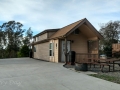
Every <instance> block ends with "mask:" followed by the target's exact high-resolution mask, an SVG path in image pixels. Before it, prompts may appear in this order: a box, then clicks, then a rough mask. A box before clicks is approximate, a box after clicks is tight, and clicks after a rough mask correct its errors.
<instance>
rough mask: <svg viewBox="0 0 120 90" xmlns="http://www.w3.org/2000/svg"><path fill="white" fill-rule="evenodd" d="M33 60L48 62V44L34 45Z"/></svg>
mask: <svg viewBox="0 0 120 90" xmlns="http://www.w3.org/2000/svg"><path fill="white" fill-rule="evenodd" d="M35 48H36V52H34V58H36V59H42V60H47V61H49V42H46V43H41V44H37V45H35Z"/></svg>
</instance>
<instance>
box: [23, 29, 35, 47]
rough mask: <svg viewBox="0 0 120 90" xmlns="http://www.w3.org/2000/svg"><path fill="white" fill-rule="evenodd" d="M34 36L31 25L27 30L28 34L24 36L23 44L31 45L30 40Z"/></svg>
mask: <svg viewBox="0 0 120 90" xmlns="http://www.w3.org/2000/svg"><path fill="white" fill-rule="evenodd" d="M32 38H33V32H32V30H31V27H30V28H29V29H28V30H27V31H26V36H25V37H24V39H23V44H24V45H28V46H29V45H30V41H31V40H32Z"/></svg>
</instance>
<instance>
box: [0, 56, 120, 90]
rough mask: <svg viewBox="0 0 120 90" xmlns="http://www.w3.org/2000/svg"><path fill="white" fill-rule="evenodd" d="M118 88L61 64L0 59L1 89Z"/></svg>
mask: <svg viewBox="0 0 120 90" xmlns="http://www.w3.org/2000/svg"><path fill="white" fill-rule="evenodd" d="M119 89H120V85H119V84H116V83H112V82H109V81H105V80H102V79H98V78H95V77H91V76H88V75H86V74H84V73H82V72H80V73H78V72H75V71H73V70H69V69H66V68H64V67H63V63H52V62H45V61H40V60H35V59H30V58H11V59H0V90H119Z"/></svg>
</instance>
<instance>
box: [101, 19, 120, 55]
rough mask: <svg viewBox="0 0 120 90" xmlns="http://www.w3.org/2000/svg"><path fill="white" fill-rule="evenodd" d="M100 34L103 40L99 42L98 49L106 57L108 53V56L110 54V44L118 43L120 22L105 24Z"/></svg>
mask: <svg viewBox="0 0 120 90" xmlns="http://www.w3.org/2000/svg"><path fill="white" fill-rule="evenodd" d="M100 33H101V35H102V36H103V37H104V39H103V40H101V41H100V46H101V47H100V49H102V50H103V51H104V53H105V54H107V55H108V52H109V54H112V44H113V43H118V42H119V35H120V21H110V22H108V23H107V24H105V25H102V26H101V29H100ZM108 56H109V55H108ZM110 56H111V55H110Z"/></svg>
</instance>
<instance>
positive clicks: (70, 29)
mask: <svg viewBox="0 0 120 90" xmlns="http://www.w3.org/2000/svg"><path fill="white" fill-rule="evenodd" d="M83 24H86V25H88V26H89V27H90V28H91V29H90V30H92V32H93V33H94V34H95V35H96V36H97V37H98V38H99V39H102V38H103V36H102V35H101V34H100V33H99V32H98V31H97V30H96V29H95V28H94V27H93V25H92V24H91V23H90V22H89V21H88V20H87V19H86V18H84V19H81V20H79V21H77V22H74V23H72V24H69V25H67V26H65V27H63V28H61V29H60V30H58V31H57V32H56V33H55V34H53V35H52V36H51V37H50V39H55V38H60V37H66V36H68V35H69V34H70V33H72V32H73V31H74V30H76V29H77V28H79V27H80V26H81V25H83Z"/></svg>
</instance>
